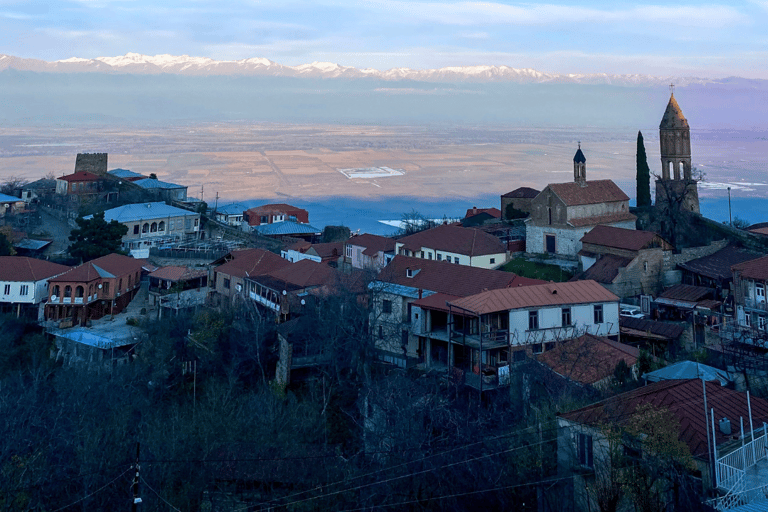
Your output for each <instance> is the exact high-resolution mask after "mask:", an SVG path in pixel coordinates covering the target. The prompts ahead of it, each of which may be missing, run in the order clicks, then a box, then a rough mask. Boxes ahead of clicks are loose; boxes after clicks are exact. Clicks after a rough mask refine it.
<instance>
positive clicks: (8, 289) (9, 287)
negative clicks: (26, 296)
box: [3, 284, 11, 295]
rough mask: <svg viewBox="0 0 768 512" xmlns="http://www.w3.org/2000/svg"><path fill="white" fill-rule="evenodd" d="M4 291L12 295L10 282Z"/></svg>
mask: <svg viewBox="0 0 768 512" xmlns="http://www.w3.org/2000/svg"><path fill="white" fill-rule="evenodd" d="M3 293H4V294H5V295H10V294H11V285H9V284H7V285H5V290H3Z"/></svg>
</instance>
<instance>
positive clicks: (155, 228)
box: [149, 222, 157, 233]
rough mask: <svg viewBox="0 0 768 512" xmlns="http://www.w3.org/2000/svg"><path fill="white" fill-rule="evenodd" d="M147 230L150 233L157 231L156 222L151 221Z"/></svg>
mask: <svg viewBox="0 0 768 512" xmlns="http://www.w3.org/2000/svg"><path fill="white" fill-rule="evenodd" d="M149 232H150V233H156V232H157V222H153V223H152V225H151V226H149Z"/></svg>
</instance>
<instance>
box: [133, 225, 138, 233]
mask: <svg viewBox="0 0 768 512" xmlns="http://www.w3.org/2000/svg"><path fill="white" fill-rule="evenodd" d="M133 234H134V235H138V234H139V225H138V224H136V225H135V226H133Z"/></svg>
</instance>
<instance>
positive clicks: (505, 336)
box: [450, 329, 509, 350]
mask: <svg viewBox="0 0 768 512" xmlns="http://www.w3.org/2000/svg"><path fill="white" fill-rule="evenodd" d="M450 341H451V342H452V343H457V344H459V345H467V346H469V347H472V348H478V349H479V348H480V345H481V344H482V347H483V350H487V349H492V348H500V347H506V346H507V345H509V331H507V330H491V331H488V332H483V333H479V334H478V333H472V334H470V333H467V332H465V331H459V330H455V329H451V339H450Z"/></svg>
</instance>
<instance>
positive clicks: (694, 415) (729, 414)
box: [561, 379, 768, 460]
mask: <svg viewBox="0 0 768 512" xmlns="http://www.w3.org/2000/svg"><path fill="white" fill-rule="evenodd" d="M702 388H703V386H702V385H701V380H699V379H688V380H665V381H660V382H655V383H653V384H649V385H647V386H644V387H641V388H638V389H636V390H634V391H630V392H628V393H622V394H620V395H616V396H614V397H612V398H609V399H607V400H603V401H602V402H598V403H596V404H592V405H589V406H587V407H583V408H581V409H577V410H575V411H571V412H567V413H565V414H562V415H561V416H562V417H563V418H564V419H566V420H569V421H572V422H575V423H581V424H585V425H601V424H606V423H614V424H618V425H622V424H625V423H626V422H627V421H628V420H629V418H630V417H631V415H632V414H633V413H634V411H635V409H636V408H637V406H638V405H641V404H651V405H653V406H655V407H657V408H665V409H668V410H669V411H670V413H672V415H674V416H675V418H677V420H678V421H679V422H680V435H679V437H678V438H679V440H680V441H682V442H684V443H685V444H687V445H688V448H689V449H690V450H691V454H693V455H694V456H695V457H699V458H703V459H705V460H706V459H707V428H709V431H710V435H711V434H712V427H711V425H712V423H711V421H712V420H711V418H710V419H709V421H707V418H706V417H705V416H704V395H703V389H702ZM706 389H707V407H708V408H710V409H714V410H715V418H716V420H719V419H721V418H723V417H725V418H728V419H729V420H731V432H732V433H733V434H737V435H738V433H739V418H744V425H745V426H746V425H749V408H748V407H747V396H746V394H745V393H740V392H738V391H734V390H731V389H728V388H725V387H723V386H721V385H720V383H719V382H718V381H710V382H707V383H706ZM751 404H752V421H753V424H754V425H755V426H760V425H762V423H763V422H768V401H766V400H763V399H762V398H757V397H755V396H752V397H751ZM715 439H716V441H717V444H718V445H720V444H723V443H726V442H728V441H730V440H731V436H726V435H724V434H722V433H721V432H720V429H719V428H718V427H717V425H716V426H715Z"/></svg>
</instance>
